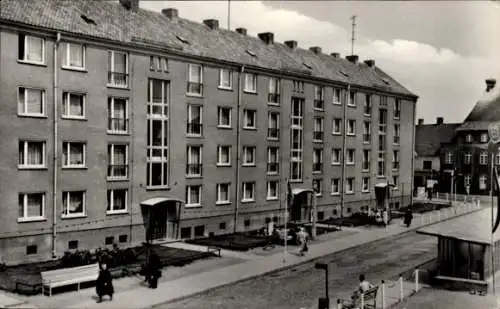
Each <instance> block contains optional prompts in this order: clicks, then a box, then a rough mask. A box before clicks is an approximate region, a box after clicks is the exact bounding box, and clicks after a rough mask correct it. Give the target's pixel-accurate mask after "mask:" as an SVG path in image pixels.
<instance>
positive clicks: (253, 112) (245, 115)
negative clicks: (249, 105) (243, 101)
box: [243, 109, 257, 130]
mask: <svg viewBox="0 0 500 309" xmlns="http://www.w3.org/2000/svg"><path fill="white" fill-rule="evenodd" d="M249 113H251V114H253V117H252V118H253V127H252V126H248V125H247V118H248V117H249V115H250V114H249ZM243 129H249V130H255V129H257V111H256V110H254V109H245V110H244V111H243Z"/></svg>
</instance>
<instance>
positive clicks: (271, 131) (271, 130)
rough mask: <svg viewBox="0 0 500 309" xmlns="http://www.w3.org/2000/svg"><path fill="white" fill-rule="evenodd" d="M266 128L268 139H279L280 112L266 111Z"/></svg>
mask: <svg viewBox="0 0 500 309" xmlns="http://www.w3.org/2000/svg"><path fill="white" fill-rule="evenodd" d="M268 120H269V121H268V126H269V127H268V129H267V138H268V139H273V140H276V139H279V138H280V129H279V128H280V113H278V112H269V113H268Z"/></svg>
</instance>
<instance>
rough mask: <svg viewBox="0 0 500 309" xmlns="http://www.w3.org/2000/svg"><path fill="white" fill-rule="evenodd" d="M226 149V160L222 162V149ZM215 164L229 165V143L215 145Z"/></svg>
mask: <svg viewBox="0 0 500 309" xmlns="http://www.w3.org/2000/svg"><path fill="white" fill-rule="evenodd" d="M223 149H227V153H228V156H227V159H228V160H227V162H222V161H221V159H222V150H223ZM217 166H231V146H229V145H219V146H217Z"/></svg>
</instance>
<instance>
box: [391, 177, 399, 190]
mask: <svg viewBox="0 0 500 309" xmlns="http://www.w3.org/2000/svg"><path fill="white" fill-rule="evenodd" d="M392 184H393V185H394V187H392V190H394V191H396V190H399V175H392Z"/></svg>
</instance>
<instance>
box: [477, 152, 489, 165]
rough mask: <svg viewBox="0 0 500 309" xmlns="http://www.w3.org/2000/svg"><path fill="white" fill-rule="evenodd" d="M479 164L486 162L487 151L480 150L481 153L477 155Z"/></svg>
mask: <svg viewBox="0 0 500 309" xmlns="http://www.w3.org/2000/svg"><path fill="white" fill-rule="evenodd" d="M479 164H481V165H486V164H488V153H487V152H481V154H480V155H479Z"/></svg>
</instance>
